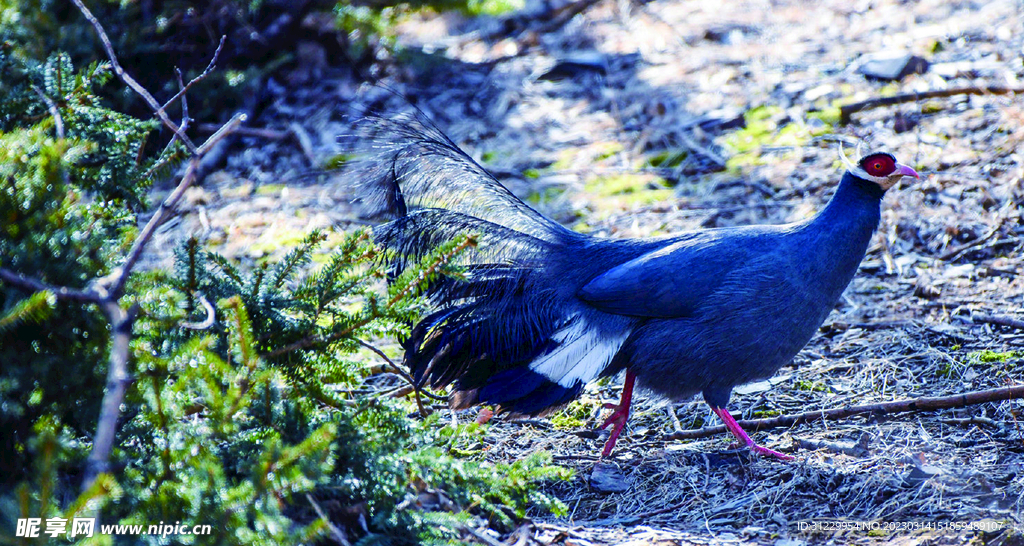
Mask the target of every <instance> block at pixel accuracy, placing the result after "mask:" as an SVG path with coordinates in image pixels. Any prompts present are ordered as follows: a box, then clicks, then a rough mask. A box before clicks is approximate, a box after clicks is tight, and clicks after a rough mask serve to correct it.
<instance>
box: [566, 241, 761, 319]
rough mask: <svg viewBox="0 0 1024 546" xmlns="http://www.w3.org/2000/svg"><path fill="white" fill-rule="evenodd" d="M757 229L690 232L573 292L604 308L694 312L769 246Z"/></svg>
mask: <svg viewBox="0 0 1024 546" xmlns="http://www.w3.org/2000/svg"><path fill="white" fill-rule="evenodd" d="M760 235H763V234H762V233H761V232H760V231H750V230H722V231H709V232H704V233H701V234H699V235H697V236H694V237H688V238H685V239H683V240H680V241H677V242H675V243H672V244H669V245H667V246H665V247H663V248H661V249H658V250H655V251H653V252H649V253H647V254H644V255H642V256H639V257H637V258H635V259H633V260H630V261H628V262H625V263H623V264H621V265H618V266H616V267H613V268H611V269H609V270H608V271H605V272H604V273H602V274H600V275H598V276H597V277H595V278H594V279H593V280H591V281H590V282H589V283H587V284H586V285H584V286H583V288H581V289H580V291H579V292H578V293H577V296H578V297H579V298H580V299H581V300H583V301H584V302H586V303H587V304H589V305H591V306H593V307H595V308H597V309H598V310H600V311H603V312H605V313H611V314H615V315H625V316H630V317H641V318H679V317H688V316H692V315H694V314H695V313H696V312H698V311H699V310H700V308H701V306H702V305H704V302H706V301H707V300H708V297H709V296H711V295H712V294H714V293H715V292H716V291H718V290H719V289H720V288H722V287H723V286H724V285H725V284H726V283H735V282H736V277H737V275H742V270H743V269H744V268H746V267H749V265H750V264H749V262H750V260H751V259H752V257H754V256H756V255H758V254H763V253H765V252H770V250H771V248H770V247H771V238H770V237H762V236H760Z"/></svg>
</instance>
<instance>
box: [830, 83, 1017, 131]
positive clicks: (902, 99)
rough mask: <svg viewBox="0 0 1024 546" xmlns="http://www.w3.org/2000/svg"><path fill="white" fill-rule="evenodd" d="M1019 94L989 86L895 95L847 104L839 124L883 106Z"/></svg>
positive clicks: (1004, 88)
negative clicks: (960, 97) (972, 96)
mask: <svg viewBox="0 0 1024 546" xmlns="http://www.w3.org/2000/svg"><path fill="white" fill-rule="evenodd" d="M1017 93H1024V87H1002V86H998V85H987V86H978V87H956V88H953V89H938V90H935V91H924V92H921V93H904V94H901V95H895V96H892V97H880V98H877V99H869V100H865V101H861V102H855V103H853V104H847V105H845V106H840V107H839V122H840V123H849V122H850V117H851V116H853V114H856V113H857V112H860V111H861V110H869V109H871V108H879V107H882V106H892V105H895V104H903V103H907V102H917V101H919V100H927V99H935V98H941V97H953V96H956V95H1014V94H1017Z"/></svg>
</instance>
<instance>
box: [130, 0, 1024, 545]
mask: <svg viewBox="0 0 1024 546" xmlns="http://www.w3.org/2000/svg"><path fill="white" fill-rule="evenodd" d="M573 6H582V4H558V3H557V2H556V3H553V4H544V5H540V4H537V5H533V4H528V5H527V7H526V10H527V11H526V15H524V14H522V13H520V14H511V15H509V16H506V17H504V18H477V19H468V18H465V17H462V16H457V15H441V16H418V17H416V18H414V19H412V20H409V21H407V22H405V23H403V24H402V25H401V26H400V28H399V35H398V39H399V43H400V44H402V46H403V48H404V53H402V54H401V56H400V58H399V59H398V61H399V62H391V61H388V60H385V61H382V63H381V64H380V67H379V68H380V70H379V72H378V73H377V74H378V76H379V77H380V83H382V84H384V85H386V86H387V88H388V89H385V88H382V87H379V86H373V85H367V84H362V83H359V82H358V81H357V79H356V78H355V77H354V76H353V75H352V73H351V71H350V70H349V69H347V68H345V67H339V66H334V65H332V64H331V62H330V60H328V59H326V58H325V57H324V56H323V55H318V54H317V46H316V44H310V47H309V48H307V49H308V51H307V52H306V53H307V54H306V55H304V56H303V55H300V56H299V60H298V62H297V64H296V66H295V67H294V70H292V71H291V72H289V73H288V74H286V75H283V76H279V77H277V79H272V80H269V81H268V82H267V85H266V90H265V92H266V95H267V96H266V97H265V99H264V100H263V101H262V104H264V107H263V109H262V110H260V111H259V112H256V116H255V119H254V120H253V121H252V123H251V125H252V126H255V127H261V128H267V129H271V130H274V131H277V133H274V134H276V135H278V137H276V138H264V137H255V136H253V137H244V138H240V139H239V140H238V141H237V142H236V143H235V144H234V146H233V148H232V149H231V150H230V152H229V155H228V157H227V160H226V165H224V166H223V169H222V170H220V171H218V172H215V173H213V174H211V175H210V176H207V178H206V180H205V181H204V183H203V185H202V186H201V187H198V188H194V189H193V190H191V192H190V194H189V197H188V204H187V205H186V206H185V207H184V209H183V210H182V213H181V214H180V215H179V216H178V217H177V218H176V219H175V221H174V222H173V223H172V224H170V225H169V226H168V227H166V229H163V230H162V231H161V233H160V235H159V239H158V241H159V242H160V243H161V244H160V246H161V247H162V250H161V251H158V252H156V253H154V254H153V256H151V257H150V260H151V261H152V262H154V263H166V262H167V260H168V259H169V256H170V249H171V248H172V247H173V245H174V244H176V242H177V241H180V240H181V239H182V238H183V237H185V236H187V235H190V234H196V235H199V236H200V237H202V238H204V239H205V240H207V241H208V242H209V243H210V244H211V245H214V246H215V247H216V248H217V250H219V251H221V252H223V253H225V254H227V255H229V256H232V257H234V258H236V259H239V260H241V261H242V262H245V263H256V262H257V261H258V260H260V259H262V258H263V257H265V256H268V255H273V254H275V253H279V252H284V251H285V250H286V249H287V248H288V246H290V243H294V242H296V241H297V240H298V239H300V238H301V237H302V236H303V235H304V234H305V233H307V232H308V231H309V230H311V229H313V228H318V227H320V228H327V229H331V230H336V231H341V230H345V229H349V228H351V227H353V226H358V225H362V224H365V223H366V222H367V221H366V220H364V219H361V218H360V217H359V215H358V211H357V210H355V209H354V208H353V207H352V206H351V205H350V203H351V201H352V199H353V198H354V197H356V196H354V195H353V193H352V190H351V189H350V188H351V186H350V184H349V182H350V181H349V180H346V175H345V173H344V172H343V171H342V172H340V173H338V172H334V173H331V172H324V171H323V169H322V168H323V166H324V165H327V164H330V163H331V161H332V160H336V159H337V158H338V157H343V156H339V154H342V153H343V151H344V149H343V148H342V144H339V142H338V140H337V136H338V135H346V134H351V133H352V129H351V122H352V120H353V119H355V118H356V117H358V115H359V113H361V112H364V111H366V110H367V109H368V108H372V109H374V110H376V111H379V112H383V113H385V114H387V113H395V112H400V111H407V110H408V109H409V104H408V103H407V102H405V100H404V99H402V98H399V97H398V96H396V95H395V94H394V93H395V92H397V93H399V94H402V95H404V96H405V97H407V99H408V100H410V101H411V102H413V103H414V104H415V105H416V106H417V107H418V108H420V109H422V110H423V111H424V112H425V113H426V114H427V115H429V116H430V117H431V118H433V119H434V120H435V121H436V122H437V124H438V125H439V126H440V127H442V128H443V129H444V130H445V131H446V132H447V133H448V134H449V135H450V136H452V138H453V139H454V140H455V141H456V142H458V143H459V144H460V145H461V146H463V148H464V149H466V150H467V151H468V152H469V153H470V154H471V155H473V156H474V157H475V158H477V159H478V160H479V161H480V162H481V163H482V164H483V165H485V166H486V167H487V168H489V169H490V170H492V172H494V173H495V174H496V175H497V176H498V178H499V179H501V180H502V181H503V182H505V183H506V184H507V185H508V186H509V187H510V188H511V189H513V191H515V192H516V193H517V194H519V195H520V196H521V197H522V198H524V199H525V200H527V201H528V202H530V203H532V204H534V205H535V206H536V207H538V208H539V209H540V210H542V211H544V212H545V213H547V214H549V215H552V216H553V217H555V218H557V219H558V220H559V221H561V222H563V223H565V224H567V225H570V226H571V227H573V228H574V229H577V230H581V231H586V232H589V233H593V234H595V235H600V236H607V237H640V236H653V235H662V234H666V233H672V232H677V231H683V230H692V229H703V228H709V227H717V226H731V225H743V224H751V223H783V222H788V221H794V220H798V219H801V218H804V217H806V216H808V215H810V214H813V213H814V212H815V211H816V210H819V209H820V208H821V206H822V205H823V204H824V203H825V201H826V200H827V199H828V197H829V195H830V194H831V192H832V190H833V188H834V186H835V184H836V182H837V181H838V179H839V177H840V175H841V173H842V165H841V163H840V162H839V159H838V153H837V147H838V146H837V143H838V142H840V141H842V142H844V143H846V144H848V145H849V146H850V148H847V151H848V153H851V154H854V153H855V152H854V151H853V148H856V146H857V145H858V144H862V145H863V147H864V149H865V150H869V149H872V150H873V149H880V150H887V151H890V152H892V153H893V154H895V155H896V156H897V158H898V159H899V160H900V161H902V162H904V163H907V164H910V165H912V166H914V167H915V168H917V169H918V170H919V171H920V172H921V174H922V178H921V180H920V181H916V180H906V181H904V183H902V184H900V185H898V186H897V187H895V188H893V189H892V190H890V192H889V193H888V195H887V196H886V198H885V201H884V204H883V217H882V223H881V226H880V228H879V230H878V232H877V234H876V236H875V239H874V241H873V243H872V245H871V247H870V250H869V251H868V256H867V258H866V259H865V261H864V263H863V265H862V267H861V271H860V272H859V274H858V275H857V277H856V279H855V280H854V281H853V283H852V284H851V286H850V287H849V289H848V290H847V292H846V294H845V296H844V297H843V299H842V301H841V303H840V304H839V306H838V307H837V309H836V310H835V311H834V312H833V314H832V315H831V316H830V317H829V318H828V319H827V320H826V322H825V325H824V326H823V328H822V332H821V333H820V334H819V335H818V336H816V337H815V339H814V340H813V341H812V342H811V343H810V344H809V345H808V346H807V347H806V348H805V350H804V351H803V352H801V353H800V355H799V356H797V358H796V359H795V360H794V362H793V363H792V364H791V365H789V366H786V367H784V368H783V369H782V370H780V371H779V372H778V373H777V374H776V376H775V377H774V378H773V379H772V380H771V381H768V382H763V383H760V384H755V385H751V386H747V387H744V388H740V389H737V391H736V393H735V394H734V396H733V399H732V401H731V403H730V409H731V410H732V412H733V414H734V415H736V416H737V418H758V417H771V416H777V415H787V414H795V413H800V412H803V411H809V410H817V409H822V410H827V409H831V408H839V407H844V406H848V405H859V404H868V403H875V402H884V401H892V400H900V399H907V398H916V397H927V396H946V395H954V394H962V393H966V392H970V391H978V390H984V389H991V388H996V387H1003V386H1008V385H1014V384H1021V383H1022V382H1024V330H1021V329H1020V328H1019V327H1014V326H1012V325H1011V326H1007V325H1000V324H995V323H993V321H992V320H987V319H991V318H992V316H996V318H999V317H1003V318H1009V319H1013V320H1017V321H1021V320H1024V279H1022V277H1021V271H1022V263H1024V260H1022V257H1021V252H1022V250H1024V221H1022V219H1021V212H1022V209H1024V182H1022V180H1024V102H1022V100H1021V98H1020V95H992V94H983V95H981V96H967V95H958V96H953V97H948V98H939V99H930V100H916V101H912V102H909V103H905V104H901V105H896V106H886V107H881V108H874V109H870V110H865V111H863V112H860V113H857V114H854V115H853V116H852V118H851V119H850V120H849V122H848V123H840V120H839V119H838V106H840V105H842V104H847V103H852V102H856V101H860V100H865V99H871V98H877V97H885V96H892V95H895V94H899V93H912V92H923V91H928V90H936V89H946V88H953V87H962V86H1009V87H1014V86H1016V87H1018V88H1020V87H1021V86H1022V85H1024V83H1022V81H1021V80H1024V3H1022V2H1020V1H1013V0H995V1H989V2H947V1H939V0H925V1H921V2H898V1H889V0H871V1H868V0H864V1H857V2H845V1H842V2H841V1H824V2H797V1H772V2H769V1H737V2H706V1H689V0H688V1H667V0H666V1H654V2H649V3H638V2H630V1H628V0H618V1H612V0H600V1H597V2H588V3H587V5H586V8H585V9H582V10H581V13H579V14H578V15H576V16H575V17H571V18H569V19H568V20H567V21H563V22H561V24H555V23H552V22H551V19H550V18H545V17H541V16H538V15H536V14H538V13H540V14H547V15H551V14H555V15H556V16H557V15H559V14H565V13H571V10H572V9H574V8H573ZM530 10H532V11H530ZM531 14H532V15H531ZM310 52H312V53H310ZM904 52H906V53H913V54H917V55H920V56H921V57H923V58H925V59H927V60H928V61H929V63H930V67H929V68H928V70H927V71H925V72H924V73H922V74H910V75H907V76H905V77H903V78H902V79H900V80H897V81H876V80H871V79H868V78H866V77H865V76H864V75H862V74H861V73H860V71H859V68H860V67H862V66H863V65H864V64H865V61H866V60H867V59H868V58H869V56H871V55H886V54H900V53H904ZM271 136H272V135H271ZM1003 322H1004V323H1006V322H1007V321H1005V320H1004V321H1003ZM1018 324H1019V322H1018ZM618 387H619V382H618V380H613V381H610V382H605V383H604V384H597V385H592V386H591V387H590V388H589V389H588V390H587V392H586V394H585V395H584V396H583V397H582V398H581V400H580V401H578V402H576V403H574V404H573V405H572V406H570V407H569V408H568V409H567V410H566V411H565V412H563V413H560V414H558V415H556V416H554V417H553V418H551V419H540V420H530V421H525V422H515V421H510V420H504V419H502V418H500V417H499V418H495V420H493V421H492V425H491V427H490V429H489V431H488V433H487V436H486V438H487V439H486V442H485V445H484V446H482V447H483V449H485V450H486V453H487V456H488V457H492V458H494V459H503V460H507V459H511V458H516V457H520V456H522V455H523V454H525V453H528V452H532V451H535V450H542V449H543V450H549V451H550V452H552V453H553V454H554V455H555V459H556V461H557V462H558V463H559V464H563V465H566V466H569V467H572V468H575V469H576V471H577V474H576V478H575V479H574V480H572V481H570V482H565V483H559V484H553V485H552V486H551V490H552V491H553V492H555V493H556V494H557V495H558V496H559V497H560V498H562V499H563V501H564V502H565V503H566V504H567V506H568V508H569V513H568V514H566V515H565V516H564V517H553V516H551V515H547V514H539V513H538V514H532V517H533V519H532V523H531V524H529V525H527V526H524V527H523V528H522V529H520V531H519V532H517V533H516V534H514V535H513V536H510V537H509V536H503V537H497V536H496V537H495V538H494V539H495V540H497V541H502V540H505V541H507V542H506V543H507V544H536V543H543V544H549V543H558V544H567V545H579V546H585V545H588V544H622V543H629V544H746V543H757V544H775V545H776V546H791V545H795V544H803V543H834V544H879V543H892V544H901V545H902V544H965V543H975V544H1022V543H1024V538H1022V536H1024V535H1022V533H1024V516H1022V508H1024V423H1021V422H1020V421H1021V418H1022V415H1021V412H1022V408H1024V405H1022V402H1021V401H1020V400H1011V401H1004V402H997V403H987V404H981V405H972V406H966V407H961V408H955V409H948V410H942V411H935V412H911V413H901V414H891V415H879V414H872V415H869V416H866V417H865V416H859V417H849V418H845V419H842V420H838V421H818V422H815V423H808V424H801V425H796V426H792V427H790V428H788V429H774V430H771V431H767V432H759V433H755V434H754V435H753V436H754V438H755V440H757V441H758V442H759V443H761V444H763V445H766V446H768V447H771V448H774V449H777V450H781V451H785V452H788V453H790V454H792V455H794V456H795V457H796V460H795V461H793V462H779V461H774V460H765V459H758V458H750V457H748V456H747V454H746V452H735V451H730V445H731V438H730V437H728V435H726V434H719V435H714V436H709V437H704V438H700V439H695V440H683V441H680V440H666V439H665V435H667V434H670V433H672V432H673V431H674V430H675V429H676V428H682V429H693V428H700V427H702V426H715V425H718V424H719V423H718V422H717V421H716V418H715V417H714V415H713V414H711V412H710V411H709V410H708V408H707V406H706V405H704V404H703V402H702V401H700V400H693V401H682V402H681V403H674V404H670V403H669V402H667V401H664V400H659V399H656V398H653V397H650V396H647V395H645V394H643V393H641V394H640V395H639V396H638V397H637V398H636V405H635V406H634V407H635V413H634V415H633V417H632V419H631V420H630V424H629V426H628V428H627V431H626V434H625V436H624V438H623V439H621V440H620V441H619V443H618V447H617V449H616V452H615V453H614V456H613V457H612V459H611V460H610V461H609V463H610V464H612V465H613V466H614V467H615V469H616V470H617V473H619V474H620V476H619V478H618V479H619V483H620V484H624V485H625V487H626V489H625V491H622V492H617V493H616V492H612V493H608V492H601V491H600V490H599V489H600V488H599V487H598V488H595V487H594V486H592V484H591V483H590V478H591V475H592V471H593V469H594V465H595V462H596V461H597V457H596V455H598V454H599V452H600V448H601V446H602V445H603V443H604V439H605V437H606V436H605V434H606V433H599V432H598V431H596V427H597V425H598V424H599V423H600V422H601V420H600V417H599V414H600V404H601V403H603V402H612V401H615V400H616V399H617V396H618ZM473 417H474V414H472V413H467V414H465V415H462V414H460V418H462V419H472V418H473ZM837 522H838V523H837ZM858 524H859V525H861V528H857V525H858ZM954 524H960V525H971V524H983V525H984V526H985V529H987V530H985V531H978V530H963V529H956V528H954V527H953V526H952V525H954ZM864 525H867V526H868V528H864V527H863V526H864ZM841 526H846V527H847V528H846V529H843V530H838V529H839V528H840V527H841ZM849 527H853V528H849Z"/></svg>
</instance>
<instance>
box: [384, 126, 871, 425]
mask: <svg viewBox="0 0 1024 546" xmlns="http://www.w3.org/2000/svg"><path fill="white" fill-rule="evenodd" d="M375 127H376V128H377V129H379V130H380V131H381V133H382V134H383V135H384V137H383V138H381V139H378V140H377V141H376V142H378V146H377V149H378V151H379V155H378V156H377V159H376V163H374V165H373V167H374V168H373V170H372V172H371V175H372V176H371V177H370V180H372V184H371V185H370V186H368V187H369V189H370V192H369V195H370V196H371V197H373V198H375V202H376V204H377V205H378V207H379V208H380V210H381V211H383V212H386V213H390V214H391V215H393V220H392V221H391V222H390V223H388V224H386V225H384V226H382V227H380V228H378V230H377V233H376V238H377V240H378V241H379V242H380V243H381V244H382V245H383V246H385V247H386V248H388V249H390V250H391V251H392V255H391V256H392V258H391V260H392V263H393V265H396V266H397V267H399V268H401V267H404V266H405V265H406V264H407V262H408V260H410V259H414V258H416V257H418V256H420V255H422V254H423V253H424V252H426V251H428V250H429V249H430V248H433V247H434V246H436V245H437V244H439V243H441V242H443V241H445V240H447V239H449V238H451V237H453V236H454V235H456V234H458V233H461V232H468V233H474V234H476V236H477V237H478V240H479V247H478V249H476V250H475V251H474V252H473V253H471V254H470V255H467V256H465V261H464V264H463V265H465V266H466V269H465V272H466V279H465V280H455V279H447V278H443V279H440V280H439V281H438V282H437V283H436V284H435V286H433V287H432V291H431V297H432V299H433V301H434V303H435V305H436V308H437V310H436V312H434V313H433V314H431V315H429V316H427V317H426V318H424V319H423V320H422V321H421V322H420V323H419V324H418V325H416V327H415V328H414V329H413V332H412V335H411V336H410V338H409V339H408V340H407V341H406V344H405V345H406V351H407V354H406V362H407V364H408V365H409V367H410V368H411V370H412V371H413V374H414V376H415V378H416V379H417V380H418V381H420V382H421V383H423V384H427V383H429V384H431V385H432V386H435V387H441V386H445V385H449V384H453V385H454V392H453V395H452V403H453V405H455V406H457V407H465V406H469V405H472V404H476V403H488V404H494V405H497V406H499V408H500V409H501V410H505V411H509V412H512V413H515V414H527V415H536V414H542V413H544V412H545V411H548V410H550V409H552V408H556V407H558V406H560V405H564V404H566V403H568V402H569V401H570V400H572V399H573V398H574V397H575V396H577V395H578V394H579V392H580V391H581V389H582V388H583V386H584V385H585V384H586V383H587V382H589V381H591V380H593V379H596V378H598V377H600V376H604V375H609V374H613V373H616V372H618V371H620V370H622V369H629V370H630V371H631V372H632V373H634V374H635V375H636V377H637V378H638V379H639V381H640V382H641V384H642V385H643V386H645V387H646V388H648V389H650V390H652V391H654V392H657V393H660V394H662V395H664V396H667V397H670V398H673V399H681V398H685V397H688V396H692V395H694V394H697V393H703V395H704V397H705V399H706V400H707V401H708V403H709V404H710V405H711V406H712V407H713V408H721V407H724V406H725V404H726V403H727V402H728V399H729V395H730V392H731V390H732V388H733V387H734V386H736V385H739V384H743V383H748V382H751V381H755V380H758V379H763V378H766V377H768V376H770V375H771V374H773V373H774V372H775V371H777V370H778V369H779V368H780V367H782V366H784V365H785V364H787V363H788V362H790V361H791V360H792V358H793V357H794V356H795V355H796V354H797V352H798V351H799V350H800V349H801V348H802V347H803V346H804V345H805V344H806V343H807V342H808V341H809V340H810V338H811V337H812V336H813V335H814V332H815V331H816V330H817V328H818V327H819V326H820V325H821V323H822V322H823V321H824V319H825V317H826V316H827V315H828V313H829V312H830V311H831V310H832V308H833V307H834V306H835V304H836V302H837V301H838V299H839V297H840V296H841V295H842V292H843V290H844V289H845V288H846V286H847V285H848V284H849V282H850V280H851V279H852V278H853V276H854V274H855V272H856V271H857V267H858V265H859V264H860V262H861V260H862V259H863V257H864V254H865V251H866V249H867V246H868V243H869V241H870V239H871V236H872V233H873V232H874V230H875V228H876V226H877V225H878V221H879V203H880V199H881V197H882V195H883V193H884V191H885V190H884V189H883V188H882V187H880V186H879V185H878V184H877V183H875V182H872V181H868V180H864V179H862V178H859V177H858V176H855V175H854V174H851V173H847V174H846V175H845V176H843V178H842V181H841V182H840V184H839V186H838V188H837V189H836V192H835V195H834V196H833V197H832V199H831V200H830V201H829V203H828V205H827V206H826V207H825V208H824V209H823V210H822V211H821V212H820V213H819V214H818V215H817V216H815V217H813V218H811V219H809V220H807V221H804V222H798V223H794V224H786V225H778V226H747V227H736V228H724V229H713V230H706V231H697V232H688V233H682V234H680V235H677V236H674V237H668V238H663V239H639V240H638V239H626V240H614V239H603V238H596V237H591V236H587V235H582V234H579V233H575V232H573V231H570V230H568V229H566V228H564V227H562V226H560V225H558V224H557V223H555V222H553V221H551V220H549V219H548V218H546V217H544V216H543V215H541V214H540V213H538V212H536V211H534V210H533V209H531V208H530V207H529V206H527V205H526V204H524V203H523V202H522V201H520V200H519V199H517V198H516V197H514V196H513V195H512V194H511V193H509V192H508V191H507V190H506V189H505V188H504V187H502V186H501V185H500V184H499V183H498V182H497V181H496V180H495V179H494V178H493V177H491V176H490V175H489V174H488V173H487V172H486V171H485V170H484V169H483V168H481V167H480V166H479V165H477V164H476V163H475V162H473V161H472V159H470V158H469V157H468V156H467V155H466V154H465V153H463V152H462V151H461V150H460V149H459V148H458V147H457V146H456V145H455V144H454V143H452V142H451V141H450V140H448V139H447V137H445V136H444V135H443V134H442V133H441V132H440V131H438V130H437V129H436V128H434V127H433V126H431V125H429V124H427V123H425V122H423V121H422V120H418V119H415V118H414V119H412V120H405V121H394V120H377V122H376V125H375ZM381 143H383V144H381Z"/></svg>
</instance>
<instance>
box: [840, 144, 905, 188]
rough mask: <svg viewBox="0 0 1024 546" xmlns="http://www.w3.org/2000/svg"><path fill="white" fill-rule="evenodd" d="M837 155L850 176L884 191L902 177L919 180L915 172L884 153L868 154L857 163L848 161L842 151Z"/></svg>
mask: <svg viewBox="0 0 1024 546" xmlns="http://www.w3.org/2000/svg"><path fill="white" fill-rule="evenodd" d="M839 154H840V156H841V157H842V159H843V163H845V164H846V169H847V170H848V171H850V174H852V175H854V176H856V177H857V178H861V179H864V180H867V181H869V182H874V183H875V184H878V186H879V187H881V188H882V191H885V190H887V189H889V188H891V187H893V186H894V185H895V184H896V183H897V182H899V181H900V178H903V177H904V176H913V177H914V178H918V179H919V178H921V177H920V176H918V174H917V171H915V170H914V169H911V168H910V167H908V166H906V165H901V164H899V163H898V162H897V161H896V158H895V157H893V155H892V154H890V153H886V152H874V153H870V154H868V155H866V156H864V157H862V158H860V161H858V162H857V163H854V162H852V161H850V159H849V158H848V157H846V153H844V152H843V149H842V148H840V149H839Z"/></svg>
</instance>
